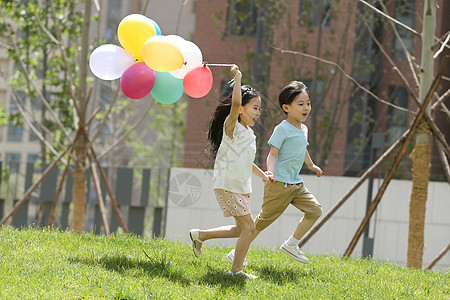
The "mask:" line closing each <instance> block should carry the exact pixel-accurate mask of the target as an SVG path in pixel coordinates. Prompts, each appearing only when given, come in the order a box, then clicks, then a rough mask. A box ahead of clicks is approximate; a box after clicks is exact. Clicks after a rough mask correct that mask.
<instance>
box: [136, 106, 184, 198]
mask: <svg viewBox="0 0 450 300" xmlns="http://www.w3.org/2000/svg"><path fill="white" fill-rule="evenodd" d="M187 105H188V103H187V101H185V100H184V99H181V100H179V101H178V102H176V103H174V104H162V103H159V102H157V101H155V103H154V105H153V107H152V109H151V110H150V112H149V121H148V123H147V129H145V130H142V131H141V132H140V134H139V135H138V133H137V132H134V133H132V134H131V136H130V141H131V143H132V147H133V160H132V162H131V164H132V165H135V166H140V167H149V168H151V169H152V170H153V172H152V174H153V175H152V177H151V179H150V196H151V198H152V199H155V202H156V205H162V204H163V203H164V201H165V194H164V191H166V189H167V184H168V181H167V176H166V175H165V174H164V172H165V171H163V170H168V169H169V168H171V167H181V166H183V150H184V135H185V131H186V129H185V128H186V126H185V124H186V109H187ZM155 173H157V174H155ZM136 175H137V174H136ZM138 176H139V175H138Z"/></svg>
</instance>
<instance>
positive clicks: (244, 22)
mask: <svg viewBox="0 0 450 300" xmlns="http://www.w3.org/2000/svg"><path fill="white" fill-rule="evenodd" d="M256 18H257V12H256V7H255V0H242V1H236V0H231V1H229V5H228V22H227V33H228V35H234V36H256Z"/></svg>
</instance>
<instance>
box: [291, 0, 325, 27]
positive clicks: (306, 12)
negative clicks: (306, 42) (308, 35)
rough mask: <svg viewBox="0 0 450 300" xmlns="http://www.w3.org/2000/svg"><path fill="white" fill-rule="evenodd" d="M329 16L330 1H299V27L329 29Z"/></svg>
mask: <svg viewBox="0 0 450 300" xmlns="http://www.w3.org/2000/svg"><path fill="white" fill-rule="evenodd" d="M320 1H321V2H320ZM320 4H322V5H320ZM330 15H331V0H319V1H317V0H300V16H299V24H300V26H302V27H318V26H319V25H320V26H322V27H330ZM319 16H320V17H319Z"/></svg>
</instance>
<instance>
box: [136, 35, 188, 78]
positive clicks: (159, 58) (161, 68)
mask: <svg viewBox="0 0 450 300" xmlns="http://www.w3.org/2000/svg"><path fill="white" fill-rule="evenodd" d="M142 57H143V59H144V62H145V63H146V64H147V66H148V67H149V68H150V69H153V70H155V71H158V72H169V71H173V70H176V69H178V68H180V67H181V66H182V65H183V63H184V57H183V54H182V53H181V50H180V49H179V48H178V46H177V45H176V44H175V43H174V42H173V41H171V40H170V38H167V37H166V36H163V35H158V36H154V37H152V38H150V39H148V40H147V41H146V42H145V44H144V47H143V48H142Z"/></svg>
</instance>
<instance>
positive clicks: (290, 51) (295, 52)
mask: <svg viewBox="0 0 450 300" xmlns="http://www.w3.org/2000/svg"><path fill="white" fill-rule="evenodd" d="M270 47H272V48H273V49H275V50H277V51H280V52H281V53H283V54H284V53H290V54H296V55H302V56H306V57H309V58H312V59H317V60H319V61H321V62H323V63H326V64H330V65H333V66H335V67H336V68H338V69H339V71H341V72H342V74H344V76H345V77H347V78H348V79H350V81H352V82H353V83H354V84H355V85H356V86H358V87H359V88H360V89H362V90H363V91H365V92H366V93H367V94H369V95H370V96H372V97H373V98H375V99H376V100H378V101H380V102H381V103H383V104H386V105H388V106H391V107H393V108H396V109H398V110H401V111H405V112H407V113H410V114H413V115H414V112H412V111H410V110H408V109H406V108H404V107H401V106H398V105H395V104H392V103H390V102H388V101H386V100H383V99H381V98H380V97H378V96H377V95H375V94H374V93H372V92H371V91H370V90H368V89H367V88H365V87H364V86H362V85H361V84H360V83H359V82H358V81H357V80H356V79H355V78H353V77H352V76H350V75H348V74H347V73H346V72H345V71H344V69H342V67H341V66H340V65H338V64H337V63H335V62H332V61H329V60H326V59H323V58H320V57H316V56H314V55H311V54H306V53H301V52H297V51H292V50H284V49H280V48H278V47H275V46H272V45H271V46H270Z"/></svg>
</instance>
